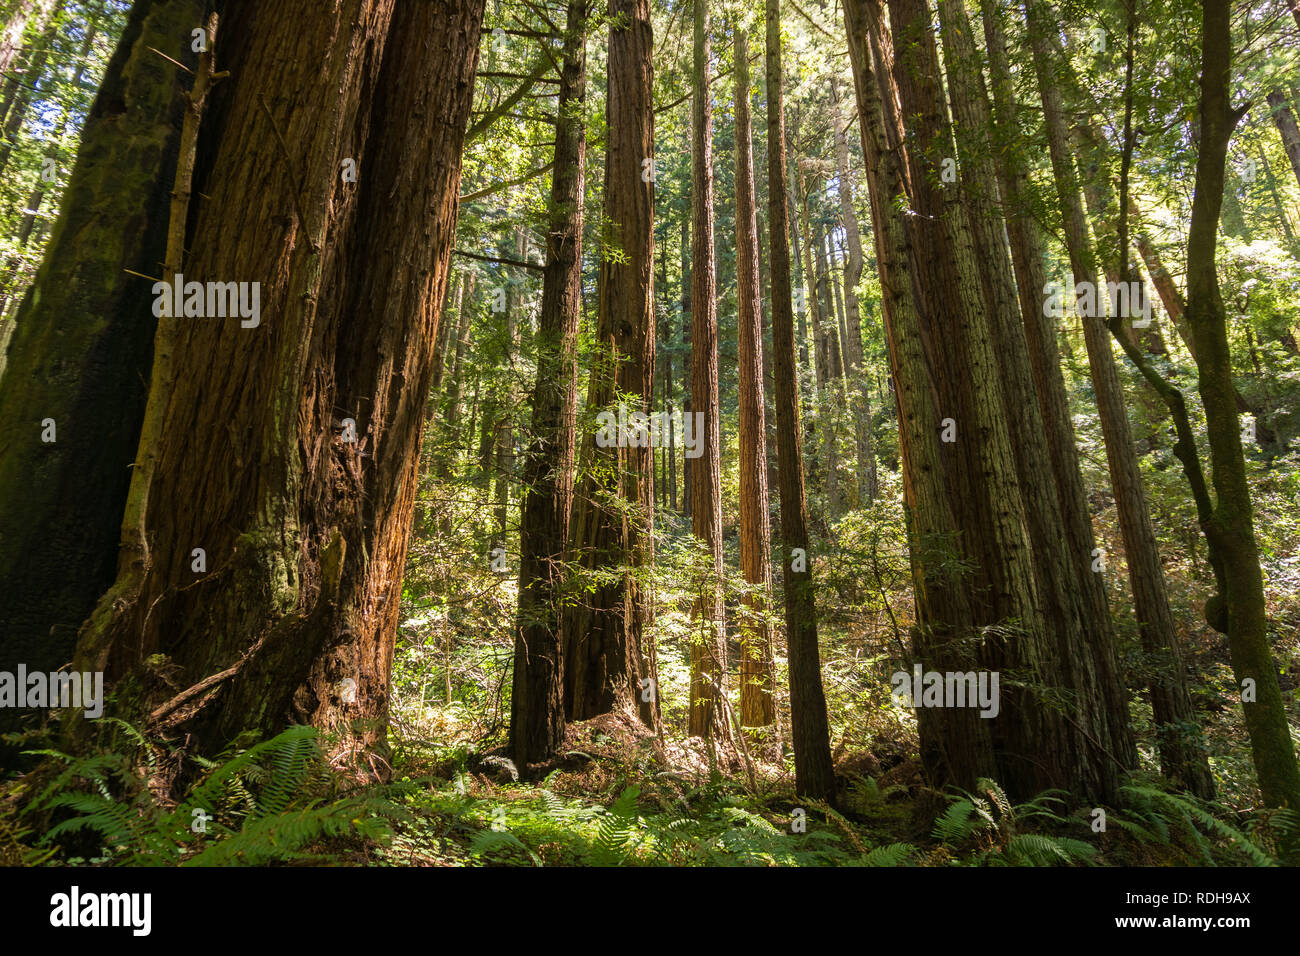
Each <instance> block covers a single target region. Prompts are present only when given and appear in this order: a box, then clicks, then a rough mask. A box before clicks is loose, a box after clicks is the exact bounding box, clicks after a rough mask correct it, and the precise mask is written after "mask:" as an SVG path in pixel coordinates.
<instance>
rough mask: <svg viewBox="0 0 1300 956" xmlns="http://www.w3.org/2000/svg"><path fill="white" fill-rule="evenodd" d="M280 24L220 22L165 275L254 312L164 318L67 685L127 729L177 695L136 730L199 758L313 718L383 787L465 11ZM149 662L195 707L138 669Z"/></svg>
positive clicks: (266, 5)
mask: <svg viewBox="0 0 1300 956" xmlns="http://www.w3.org/2000/svg"><path fill="white" fill-rule="evenodd" d="M299 13H300V11H299V9H298V7H297V6H296V5H295V4H293V3H288V2H284V0H268V2H263V3H259V4H258V5H257V6H256V9H255V10H254V9H252V8H245V7H238V8H237V12H236V15H235V16H232V17H230V18H229V21H228V22H227V23H225V24H223V26H222V30H221V38H220V42H219V43H218V44H217V49H219V50H220V51H221V54H222V61H223V62H227V63H229V64H230V65H231V67H232V70H231V72H232V76H231V79H230V80H229V81H228V83H227V85H226V86H224V87H223V88H222V93H223V94H225V96H224V97H223V98H222V100H221V102H220V106H219V107H216V108H214V112H215V114H216V115H214V116H211V117H210V119H211V120H212V125H211V128H210V136H211V143H210V155H211V157H212V159H211V163H210V166H209V167H208V169H207V172H206V176H205V177H198V178H196V183H195V188H194V195H196V196H202V197H203V199H204V202H203V204H202V205H201V206H200V208H199V209H198V210H197V214H196V215H195V216H193V217H192V219H191V221H192V222H193V228H192V230H191V231H190V232H189V233H188V246H189V253H188V256H187V258H186V260H185V262H184V272H185V273H186V275H187V276H188V277H189V278H190V279H191V281H223V282H224V281H239V282H244V281H257V282H259V283H260V287H259V288H260V295H259V298H260V310H257V311H260V314H259V315H257V316H250V317H249V318H250V319H254V318H255V319H256V324H248V323H245V322H244V321H243V320H242V319H241V318H238V317H236V318H229V317H228V318H225V319H214V318H211V317H208V318H203V319H201V320H200V321H197V322H196V321H191V319H190V317H185V318H182V317H179V316H176V315H171V314H168V315H164V317H162V318H160V321H159V331H158V334H157V336H156V338H155V361H154V369H153V379H152V382H151V383H150V394H149V402H148V405H147V408H146V412H145V419H144V425H143V427H142V430H141V440H140V449H139V454H138V457H137V461H136V467H135V469H134V470H133V472H132V479H131V489H130V492H129V494H128V498H127V505H126V509H125V516H124V519H123V525H122V532H123V533H122V543H123V545H122V556H121V560H120V563H119V568H118V579H117V581H116V582H115V583H114V585H113V587H112V588H111V589H110V590H109V592H108V593H107V594H106V595H105V596H104V597H103V598H102V599H101V601H100V604H99V606H98V608H97V609H96V611H95V612H94V614H93V615H92V617H91V618H90V619H89V620H88V621H87V624H86V625H85V627H84V629H83V631H82V634H81V640H80V643H79V645H78V649H77V657H76V664H77V666H78V667H79V668H80V669H85V670H100V669H103V670H105V671H106V672H107V674H108V675H109V676H111V677H120V676H122V675H124V674H128V673H129V674H131V675H132V676H133V677H135V678H137V680H135V681H133V682H132V684H133V685H134V690H133V691H132V692H131V696H130V697H129V698H128V707H129V708H130V709H134V706H139V705H143V707H142V708H141V709H143V710H144V712H145V713H149V709H151V708H152V707H153V705H154V704H155V703H156V699H157V697H158V696H159V693H160V691H161V693H162V694H165V695H166V696H167V697H171V700H170V701H169V702H168V703H167V704H166V705H164V706H163V707H160V708H157V709H154V710H153V712H152V715H151V720H150V722H151V724H155V725H157V724H160V725H167V724H169V723H174V722H178V721H183V722H185V723H186V725H187V727H188V729H189V732H190V733H192V735H193V740H194V742H195V743H196V744H197V745H198V746H201V747H204V748H212V747H217V746H225V745H226V744H227V743H228V742H229V741H230V740H232V739H234V737H235V736H236V735H237V734H239V733H240V732H242V731H244V730H248V729H255V730H260V731H271V730H274V729H275V728H277V727H278V726H281V725H283V724H284V723H285V722H287V721H296V722H303V723H312V724H314V725H316V726H321V727H330V728H332V729H334V730H336V731H338V732H339V735H340V736H339V743H338V744H337V747H338V748H339V750H340V751H341V752H351V753H352V754H354V755H355V757H356V762H355V763H354V767H355V769H356V771H357V772H359V773H371V772H374V773H376V774H378V775H381V776H382V775H384V773H385V771H384V770H383V769H380V768H379V765H378V764H377V763H376V760H378V759H379V758H382V755H383V750H384V749H385V744H384V741H385V724H386V721H387V709H388V690H389V677H390V670H391V662H392V651H393V642H394V636H395V631H396V626H397V622H398V616H399V610H400V597H401V580H402V572H403V567H404V563H405V557H406V548H407V542H408V537H409V532H410V526H411V519H412V511H413V505H414V496H415V488H416V481H417V477H418V476H417V467H418V461H419V456H418V454H417V449H418V444H419V438H420V424H421V421H422V415H421V412H422V410H423V405H424V399H425V396H426V395H427V392H428V387H429V376H430V371H431V351H432V348H433V344H434V342H435V341H436V339H437V326H438V322H439V318H440V315H439V313H440V307H441V303H442V301H443V299H444V296H445V292H446V282H447V274H448V263H449V258H450V254H451V246H452V241H453V236H454V233H455V223H456V205H457V196H458V187H459V181H460V155H461V148H462V145H463V140H464V134H465V128H466V124H467V121H468V118H469V110H470V105H471V101H472V93H473V84H474V70H475V63H476V60H477V56H478V47H479V43H478V41H479V30H480V25H481V20H482V15H483V4H482V2H481V0H480V2H474V0H470V2H464V3H447V4H398V5H397V6H396V9H394V6H393V5H392V4H390V3H387V2H383V0H345V2H343V3H341V4H339V5H338V6H337V8H331V9H330V11H329V13H327V14H326V15H323V16H318V17H316V18H314V19H308V20H304V19H303V18H302V17H301V16H299V15H298V14H299ZM386 40H387V41H388V42H385V41H386ZM288 91H293V93H294V96H293V100H292V104H291V105H292V107H293V108H292V110H290V109H287V108H286V107H287V105H288V104H289V92H288ZM394 118H398V119H397V121H396V125H395V120H394ZM200 152H201V153H202V152H203V149H202V144H201V146H200ZM345 158H356V159H357V160H358V162H357V167H358V168H359V169H361V170H363V171H364V172H363V175H362V176H361V177H360V180H359V182H358V183H356V184H355V185H354V184H350V183H346V182H344V181H343V179H342V177H341V175H340V169H341V166H342V162H343V160H344V159H345ZM300 176H301V182H302V183H304V184H305V186H303V187H300V186H299V185H298V184H299V181H300V179H299V177H300ZM250 182H257V183H259V184H260V185H259V201H258V202H256V203H254V202H249V201H248V196H247V192H246V191H247V188H248V186H247V184H248V183H250ZM169 258H170V257H169ZM177 265H178V266H179V263H177ZM177 271H178V272H179V271H180V269H179V268H177ZM164 311H166V310H164ZM217 354H220V355H223V356H226V357H227V360H226V361H222V362H213V361H212V356H213V355H217ZM344 418H347V419H351V420H352V422H351V423H349V422H346V421H344V420H343V419H344ZM349 424H353V426H354V427H353V428H349ZM351 436H355V440H349V438H350V437H351ZM200 548H201V549H203V552H204V554H203V557H205V560H206V566H205V565H201V564H199V557H200V556H199V555H196V550H195V549H200ZM155 654H164V655H166V657H167V659H168V662H169V669H171V670H172V671H173V673H174V675H175V677H174V678H173V679H174V680H175V679H176V678H179V683H178V684H177V686H180V687H188V690H186V691H184V692H183V693H182V694H181V695H178V696H172V694H173V692H174V688H170V689H167V690H162V688H160V687H159V686H158V682H157V680H156V679H151V678H150V676H149V675H150V674H151V673H152V671H151V670H149V669H147V668H146V669H141V664H142V662H144V661H146V660H147V659H148V658H150V657H151V656H152V655H155ZM217 674H221V675H223V676H222V680H221V681H220V682H218V683H216V684H214V685H209V684H205V683H202V682H203V681H204V680H205V679H207V678H209V677H210V676H214V675H217ZM200 688H202V690H200ZM214 695H215V698H214ZM214 699H216V700H218V701H219V704H218V706H206V705H207V704H208V703H209V702H210V701H212V700H214ZM372 749H373V750H375V751H378V752H379V758H369V759H367V758H366V757H364V756H363V755H364V753H365V752H366V751H369V750H372Z"/></svg>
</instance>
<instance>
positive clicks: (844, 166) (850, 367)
mask: <svg viewBox="0 0 1300 956" xmlns="http://www.w3.org/2000/svg"><path fill="white" fill-rule="evenodd" d="M831 122H832V123H834V124H835V162H836V173H837V177H836V178H837V179H838V180H839V189H838V192H839V200H840V216H841V218H842V219H843V220H844V235H845V242H846V243H847V245H848V251H849V254H848V258H847V259H846V260H845V263H844V324H845V329H844V341H843V343H842V344H843V348H844V366H845V373H846V376H847V379H848V387H849V394H850V397H851V401H852V409H853V432H854V439H855V441H856V444H857V451H858V459H857V482H858V505H859V507H866V506H868V505H870V504H871V503H872V502H873V501H875V499H876V493H877V488H876V454H875V450H874V449H873V448H872V445H871V402H870V400H869V396H868V394H867V382H866V380H865V379H864V378H863V375H862V372H863V364H862V313H861V309H860V307H859V305H858V283H860V282H861V281H862V229H861V226H860V225H859V223H858V212H857V209H856V208H855V207H854V205H853V180H852V178H851V177H850V172H849V141H848V137H847V136H846V135H845V127H844V117H843V115H842V113H841V110H840V97H839V84H838V83H836V82H832V83H831Z"/></svg>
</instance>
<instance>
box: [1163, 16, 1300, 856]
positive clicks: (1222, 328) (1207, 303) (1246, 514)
mask: <svg viewBox="0 0 1300 956" xmlns="http://www.w3.org/2000/svg"><path fill="white" fill-rule="evenodd" d="M1230 7H1231V4H1229V3H1228V0H1204V3H1203V4H1202V8H1203V13H1202V27H1201V44H1202V46H1201V82H1200V103H1199V109H1198V113H1199V118H1200V126H1201V139H1200V154H1199V155H1198V157H1197V161H1196V187H1195V192H1194V194H1193V198H1192V220H1191V227H1190V231H1189V233H1188V237H1187V275H1188V285H1187V321H1188V324H1189V325H1190V326H1191V329H1192V336H1193V338H1194V340H1195V342H1196V356H1197V360H1196V364H1197V370H1198V372H1199V373H1200V374H1199V380H1200V393H1201V400H1202V402H1204V405H1205V418H1206V429H1207V431H1208V433H1209V444H1210V465H1211V469H1212V475H1213V482H1214V490H1215V493H1216V496H1217V501H1216V502H1215V506H1214V512H1213V515H1212V517H1211V519H1210V521H1209V523H1208V526H1207V527H1206V534H1207V536H1209V537H1211V538H1212V539H1213V542H1214V545H1215V547H1216V548H1217V549H1218V550H1219V552H1220V554H1221V555H1222V557H1223V563H1224V585H1225V588H1224V591H1225V593H1224V595H1223V597H1224V602H1225V610H1226V613H1227V624H1228V651H1229V654H1230V656H1231V659H1232V670H1233V674H1234V675H1235V677H1236V680H1237V685H1238V686H1239V687H1243V688H1244V687H1247V686H1251V687H1253V689H1254V694H1253V695H1251V696H1250V697H1249V698H1247V697H1246V695H1245V693H1244V692H1243V703H1242V711H1243V712H1244V714H1245V718H1246V731H1247V733H1248V734H1249V735H1250V746H1251V752H1252V754H1253V756H1254V760H1255V771H1256V773H1257V774H1258V775H1259V789H1260V794H1261V796H1262V797H1263V799H1264V802H1265V804H1267V805H1268V806H1270V807H1291V808H1296V807H1300V770H1298V769H1297V766H1296V756H1295V750H1294V748H1293V746H1292V743H1291V734H1290V730H1289V729H1288V726H1287V719H1286V710H1285V708H1284V706H1283V703H1282V695H1281V691H1280V689H1279V687H1278V680H1277V665H1276V664H1274V662H1273V655H1272V651H1271V648H1270V647H1269V640H1268V612H1267V609H1266V607H1265V603H1264V580H1263V574H1262V573H1261V571H1260V564H1259V549H1258V546H1257V545H1256V543H1255V530H1254V514H1253V507H1252V504H1251V500H1250V486H1249V485H1248V484H1247V481H1246V465H1245V458H1244V456H1243V454H1242V449H1241V432H1240V429H1239V425H1238V421H1237V410H1236V406H1235V404H1234V402H1233V397H1232V357H1231V354H1230V352H1229V347H1228V334H1227V318H1226V315H1225V313H1224V307H1223V299H1222V296H1221V294H1220V292H1219V278H1218V271H1217V268H1216V264H1215V253H1216V250H1217V244H1218V223H1219V213H1220V208H1221V205H1222V201H1223V184H1224V170H1225V168H1226V166H1227V156H1228V143H1229V141H1230V140H1231V138H1232V131H1233V128H1234V127H1235V126H1236V125H1237V122H1238V121H1239V120H1240V118H1241V111H1240V110H1236V109H1233V107H1232V105H1231V103H1230V100H1229V86H1228V84H1229V82H1230V78H1231V75H1232V72H1231V71H1232V37H1231V30H1230ZM1247 681H1250V682H1251V684H1250V685H1247V684H1246V682H1247ZM1295 842H1296V841H1295V840H1293V841H1292V847H1291V853H1292V855H1294V854H1295V852H1296V851H1295V847H1294V843H1295Z"/></svg>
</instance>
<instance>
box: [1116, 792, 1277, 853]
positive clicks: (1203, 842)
mask: <svg viewBox="0 0 1300 956" xmlns="http://www.w3.org/2000/svg"><path fill="white" fill-rule="evenodd" d="M1121 792H1122V793H1123V795H1124V797H1125V800H1126V806H1127V809H1128V811H1129V813H1131V814H1132V815H1133V816H1134V817H1136V818H1137V819H1136V820H1126V819H1123V818H1121V817H1119V816H1118V815H1117V814H1111V815H1109V816H1108V817H1107V825H1108V826H1118V827H1119V828H1120V829H1121V830H1123V831H1125V832H1127V833H1129V834H1132V835H1133V836H1134V837H1136V838H1137V839H1138V840H1140V841H1143V842H1153V843H1159V844H1162V845H1168V844H1170V843H1171V842H1172V840H1173V837H1174V835H1175V834H1178V835H1181V836H1182V837H1183V838H1184V839H1185V840H1187V841H1188V842H1189V843H1190V844H1191V846H1192V848H1193V849H1194V850H1195V851H1196V852H1197V854H1198V855H1199V858H1200V859H1199V862H1200V863H1201V864H1203V865H1205V866H1217V865H1218V859H1219V857H1220V856H1222V855H1223V854H1224V851H1229V852H1230V853H1231V856H1232V857H1233V858H1234V859H1233V862H1234V863H1239V862H1241V860H1242V859H1243V858H1244V860H1245V861H1248V862H1249V863H1250V864H1252V865H1253V866H1276V865H1277V860H1276V859H1275V857H1274V855H1273V853H1275V852H1276V844H1275V843H1273V845H1272V846H1269V845H1268V843H1267V842H1265V841H1269V842H1272V841H1273V840H1274V839H1275V837H1276V836H1277V835H1286V834H1289V833H1292V832H1294V830H1295V827H1296V820H1297V815H1296V814H1295V813H1294V812H1292V811H1282V812H1280V813H1274V814H1273V815H1272V818H1271V821H1270V822H1271V826H1270V827H1266V828H1264V829H1263V830H1258V831H1257V832H1258V833H1259V834H1260V836H1261V837H1262V838H1263V840H1261V842H1257V841H1256V840H1254V839H1252V838H1251V837H1250V836H1249V835H1248V834H1246V833H1243V832H1242V831H1241V830H1239V829H1237V828H1236V827H1234V826H1232V825H1231V824H1229V823H1227V822H1225V821H1224V820H1221V819H1220V818H1219V817H1217V816H1215V814H1214V813H1213V812H1212V807H1211V805H1209V804H1207V803H1205V802H1204V801H1202V800H1198V799H1197V798H1195V797H1193V796H1190V795H1188V794H1181V793H1169V792H1167V791H1164V790H1161V789H1159V788H1158V787H1153V786H1146V785H1141V784H1131V785H1129V786H1127V787H1124V788H1123V789H1122V791H1121ZM1139 821H1141V822H1139ZM1270 830H1271V831H1273V832H1272V833H1270V832H1269V831H1270ZM1262 843H1263V845H1261V844H1262Z"/></svg>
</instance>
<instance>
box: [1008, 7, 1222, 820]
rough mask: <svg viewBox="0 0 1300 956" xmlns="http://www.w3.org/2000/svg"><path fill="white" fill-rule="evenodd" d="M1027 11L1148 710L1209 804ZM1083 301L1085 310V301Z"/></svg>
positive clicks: (1171, 766)
mask: <svg viewBox="0 0 1300 956" xmlns="http://www.w3.org/2000/svg"><path fill="white" fill-rule="evenodd" d="M1026 11H1027V14H1028V24H1029V31H1030V36H1031V45H1032V47H1033V55H1034V65H1035V70H1036V72H1037V75H1038V82H1039V88H1040V92H1041V96H1042V101H1043V113H1044V121H1045V124H1046V127H1047V136H1048V148H1049V151H1050V153H1051V158H1052V168H1053V171H1054V174H1055V180H1056V188H1057V195H1058V198H1059V202H1060V207H1061V215H1062V219H1063V224H1064V229H1065V241H1066V247H1067V249H1068V251H1069V254H1070V264H1071V270H1072V272H1073V273H1074V277H1075V283H1076V287H1077V286H1078V285H1079V284H1081V283H1091V287H1092V289H1093V291H1094V294H1093V296H1092V297H1091V298H1092V308H1091V309H1085V310H1084V311H1086V312H1090V313H1091V314H1088V315H1083V316H1081V320H1082V322H1083V330H1084V342H1085V344H1086V346H1087V349H1088V360H1089V367H1090V369H1091V372H1092V381H1093V389H1094V391H1095V393H1096V396H1097V410H1098V417H1099V420H1100V423H1101V430H1102V436H1103V438H1104V440H1105V443H1106V459H1107V464H1108V466H1109V469H1110V478H1111V487H1112V489H1113V491H1114V494H1115V507H1116V510H1117V511H1118V513H1119V524H1120V533H1121V536H1122V538H1123V542H1124V554H1125V557H1126V559H1127V563H1128V573H1129V583H1130V586H1131V588H1132V591H1133V604H1134V610H1135V612H1136V615H1137V619H1138V626H1139V632H1140V635H1141V640H1142V646H1143V649H1144V650H1145V651H1146V653H1147V654H1148V655H1149V656H1150V657H1152V658H1153V660H1154V663H1155V668H1156V670H1157V672H1158V675H1159V676H1157V677H1156V678H1154V679H1153V680H1152V683H1151V703H1152V710H1153V713H1154V717H1155V722H1156V725H1157V728H1158V733H1159V735H1160V755H1161V764H1162V767H1163V768H1164V770H1165V772H1166V774H1168V775H1169V776H1170V777H1171V779H1175V780H1178V781H1179V782H1181V783H1182V784H1183V785H1184V786H1186V787H1188V788H1189V789H1191V790H1193V791H1194V792H1196V793H1200V794H1203V795H1206V796H1208V795H1210V794H1212V793H1213V792H1214V783H1213V777H1212V776H1211V774H1210V770H1209V764H1208V761H1207V759H1206V756H1205V753H1204V747H1203V744H1202V742H1201V740H1200V734H1199V733H1198V732H1192V733H1189V732H1188V731H1187V729H1186V728H1187V727H1188V726H1189V725H1190V726H1192V727H1194V726H1195V724H1196V719H1195V711H1194V710H1193V708H1192V704H1191V699H1190V697H1189V695H1188V692H1187V688H1186V683H1185V679H1184V677H1183V666H1182V659H1181V654H1180V653H1179V649H1178V635H1177V631H1176V628H1175V626H1174V620H1173V612H1172V611H1171V609H1170V607H1169V596H1168V592H1167V590H1166V588H1165V580H1164V571H1163V566H1162V563H1161V561H1160V552H1159V549H1158V548H1157V545H1156V538H1155V529H1154V527H1153V526H1152V524H1151V515H1150V511H1149V509H1148V507H1147V502H1146V490H1145V488H1144V487H1143V483H1142V476H1141V471H1140V468H1139V465H1138V459H1137V453H1136V451H1135V449H1134V448H1133V439H1132V434H1131V431H1130V429H1129V421H1128V413H1127V410H1126V408H1125V402H1124V394H1123V390H1122V387H1121V385H1120V381H1119V375H1118V371H1117V369H1116V364H1115V357H1114V354H1113V353H1112V351H1111V344H1110V335H1109V334H1108V332H1107V329H1106V323H1105V322H1104V320H1103V318H1102V316H1101V314H1100V310H1101V309H1103V308H1106V307H1105V306H1103V304H1102V303H1103V302H1104V301H1105V299H1104V295H1105V293H1104V292H1103V291H1102V288H1103V287H1102V286H1100V285H1099V283H1100V281H1101V279H1100V276H1099V275H1098V271H1097V260H1096V255H1095V253H1094V251H1093V249H1092V246H1091V243H1090V240H1089V236H1088V224H1087V220H1086V219H1085V218H1084V213H1083V205H1082V201H1081V198H1080V188H1079V178H1078V174H1077V173H1076V171H1075V168H1074V166H1073V154H1072V152H1071V149H1070V142H1069V134H1068V130H1067V128H1066V118H1065V112H1064V106H1063V103H1062V98H1061V95H1060V91H1059V89H1058V87H1057V86H1056V82H1055V78H1054V73H1053V66H1054V58H1053V49H1052V47H1053V46H1054V43H1053V38H1051V37H1049V36H1047V35H1046V34H1045V33H1043V32H1042V31H1043V30H1044V29H1046V24H1045V23H1044V22H1043V21H1042V20H1040V16H1041V11H1040V9H1039V6H1038V2H1037V0H1030V2H1028V3H1026ZM1083 301H1085V302H1086V301H1087V299H1084V300H1083Z"/></svg>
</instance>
